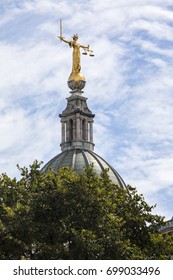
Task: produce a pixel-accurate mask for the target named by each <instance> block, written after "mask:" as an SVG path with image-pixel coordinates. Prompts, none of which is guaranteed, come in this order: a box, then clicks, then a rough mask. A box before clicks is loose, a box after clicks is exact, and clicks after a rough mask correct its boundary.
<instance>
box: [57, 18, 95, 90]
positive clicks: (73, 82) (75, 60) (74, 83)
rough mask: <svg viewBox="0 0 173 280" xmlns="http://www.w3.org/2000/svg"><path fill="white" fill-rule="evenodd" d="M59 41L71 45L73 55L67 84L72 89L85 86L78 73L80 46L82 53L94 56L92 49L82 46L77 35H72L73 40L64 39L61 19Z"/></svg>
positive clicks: (83, 78) (81, 76)
mask: <svg viewBox="0 0 173 280" xmlns="http://www.w3.org/2000/svg"><path fill="white" fill-rule="evenodd" d="M58 37H59V38H60V41H63V42H65V43H67V44H69V46H70V48H71V47H73V57H72V72H71V74H70V76H69V78H68V86H69V88H70V89H72V90H81V89H83V88H84V86H85V83H86V81H85V77H84V76H83V75H82V74H81V73H80V70H81V63H80V48H82V49H83V50H84V52H83V53H82V54H84V55H87V54H89V55H90V56H94V54H93V51H92V50H90V48H89V45H88V46H84V45H81V44H79V43H78V42H77V40H78V35H77V34H74V35H73V37H72V38H73V41H69V40H66V39H65V38H64V37H63V36H62V20H61V19H60V36H58Z"/></svg>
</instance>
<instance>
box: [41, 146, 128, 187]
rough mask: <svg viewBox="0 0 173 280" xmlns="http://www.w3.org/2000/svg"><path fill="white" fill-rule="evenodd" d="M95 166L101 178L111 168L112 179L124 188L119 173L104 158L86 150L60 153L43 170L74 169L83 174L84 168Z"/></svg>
mask: <svg viewBox="0 0 173 280" xmlns="http://www.w3.org/2000/svg"><path fill="white" fill-rule="evenodd" d="M91 163H93V164H94V171H95V172H96V174H97V175H98V176H99V175H100V173H101V172H102V171H103V170H104V169H106V168H109V172H108V174H109V177H110V179H111V180H112V181H113V182H114V183H115V184H117V185H119V186H120V187H122V188H124V187H125V183H124V181H123V179H122V178H121V177H120V175H119V174H118V173H117V171H116V170H115V169H114V168H112V167H111V166H110V165H109V164H108V163H107V162H106V161H105V160H104V159H103V158H101V157H100V156H99V155H97V154H95V153H94V152H92V151H90V150H86V149H79V148H74V149H70V150H67V151H64V152H62V153H60V154H59V155H57V156H55V157H54V158H53V159H51V160H50V161H49V162H48V163H47V164H46V165H45V166H44V167H43V168H42V171H43V172H46V171H47V170H48V169H49V168H51V169H52V170H53V171H55V172H56V171H57V170H58V169H59V168H60V167H66V166H68V167H70V168H74V169H75V171H76V172H77V173H81V172H83V168H84V167H85V168H88V167H89V166H90V164H91Z"/></svg>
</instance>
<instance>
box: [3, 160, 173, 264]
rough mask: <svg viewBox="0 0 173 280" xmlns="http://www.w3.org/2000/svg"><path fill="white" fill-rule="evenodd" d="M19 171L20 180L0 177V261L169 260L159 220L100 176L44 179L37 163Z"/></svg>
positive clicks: (138, 198) (63, 173)
mask: <svg viewBox="0 0 173 280" xmlns="http://www.w3.org/2000/svg"><path fill="white" fill-rule="evenodd" d="M18 168H19V167H18ZM19 170H20V172H21V179H20V180H16V179H15V178H14V179H10V178H9V177H8V176H7V175H6V174H2V175H1V177H0V259H86V260H87V259H98V260H99V259H128V260H129V259H168V258H170V255H171V252H172V243H171V240H170V239H169V238H163V237H162V235H161V233H160V232H159V228H160V226H161V225H163V224H164V222H163V218H162V217H160V216H158V215H153V214H152V210H153V208H154V207H153V206H152V207H150V206H149V205H148V204H147V203H146V202H145V200H144V198H143V196H142V195H139V194H138V193H137V191H136V189H135V188H132V187H131V186H127V188H126V189H122V188H120V187H118V186H116V185H115V184H113V183H112V182H111V181H110V179H109V177H108V175H107V172H106V171H105V172H103V174H102V176H101V177H100V178H98V177H97V176H96V174H95V173H94V172H93V169H92V167H91V168H89V169H87V170H85V171H84V173H82V174H80V175H78V174H76V172H75V171H73V170H69V169H68V168H62V169H60V170H59V171H58V173H54V172H52V171H51V170H50V171H49V172H48V173H47V174H45V173H42V172H40V164H38V162H35V163H34V164H33V165H31V166H30V168H29V169H27V168H19Z"/></svg>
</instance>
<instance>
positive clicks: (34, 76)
mask: <svg viewBox="0 0 173 280" xmlns="http://www.w3.org/2000/svg"><path fill="white" fill-rule="evenodd" d="M60 18H62V19H63V35H64V36H65V37H66V38H67V39H70V38H71V36H72V35H73V34H74V33H78V34H79V42H80V43H81V44H84V45H87V44H90V45H91V47H92V49H94V52H95V57H94V58H90V57H85V56H83V57H82V71H81V72H82V74H83V75H84V76H85V77H86V80H87V85H86V87H85V93H84V95H85V96H86V97H88V106H89V108H90V109H91V110H92V112H93V113H95V114H96V117H95V123H94V142H95V144H96V146H95V152H96V153H98V154H99V155H100V156H102V157H103V158H105V159H106V160H107V161H108V162H109V163H110V164H111V165H112V166H113V167H114V168H115V169H116V170H117V171H118V172H119V173H120V175H121V176H122V178H123V179H124V180H125V182H126V183H129V184H131V185H133V186H135V187H137V189H138V191H139V192H140V193H143V194H144V196H145V198H146V200H147V201H148V202H149V203H150V204H155V203H156V204H157V208H156V210H155V212H156V213H158V214H162V215H164V216H166V218H167V219H170V218H171V217H172V215H173V203H172V198H173V117H172V114H173V47H172V46H173V1H172V0H164V1H160V0H116V1H115V0H106V1H103V0H100V1H98V0H90V1H78V0H73V1H67V0H63V1H61V0H60V1H55V0H42V1H39V0H16V1H14V0H4V1H3V0H1V1H0V173H2V172H6V173H7V174H8V175H9V176H11V177H13V176H19V172H18V170H17V169H16V164H17V163H19V164H20V166H28V165H29V164H31V163H32V162H33V161H34V160H35V159H38V160H39V161H41V160H42V161H43V162H44V163H46V162H47V161H48V160H49V159H51V158H52V157H53V156H55V155H57V154H58V153H60V146H59V144H60V139H61V135H60V122H59V117H58V115H59V113H61V112H62V111H63V110H64V108H65V106H66V99H65V98H67V97H68V96H69V95H70V93H69V89H68V87H67V79H68V76H69V74H70V72H71V56H72V50H71V49H70V48H69V47H68V46H67V45H66V44H63V43H60V42H59V40H58V38H57V36H58V35H59V19H60Z"/></svg>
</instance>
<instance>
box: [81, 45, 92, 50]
mask: <svg viewBox="0 0 173 280" xmlns="http://www.w3.org/2000/svg"><path fill="white" fill-rule="evenodd" d="M80 47H81V48H83V49H88V50H89V48H90V46H89V45H88V46H84V45H80Z"/></svg>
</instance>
